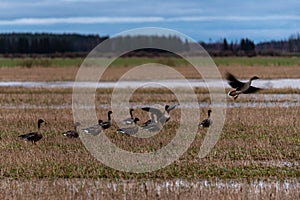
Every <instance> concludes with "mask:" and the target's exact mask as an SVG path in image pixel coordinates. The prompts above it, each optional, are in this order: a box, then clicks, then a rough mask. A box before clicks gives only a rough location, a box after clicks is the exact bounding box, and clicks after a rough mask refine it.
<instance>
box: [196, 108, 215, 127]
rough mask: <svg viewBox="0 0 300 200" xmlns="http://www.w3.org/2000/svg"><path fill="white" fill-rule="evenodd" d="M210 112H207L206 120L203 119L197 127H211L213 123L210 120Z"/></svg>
mask: <svg viewBox="0 0 300 200" xmlns="http://www.w3.org/2000/svg"><path fill="white" fill-rule="evenodd" d="M211 112H212V111H211V110H210V109H209V110H208V111H207V115H208V117H207V119H204V120H203V121H202V122H201V123H200V124H199V126H201V127H205V128H208V127H209V126H210V125H212V123H213V121H212V120H211V119H210V113H211Z"/></svg>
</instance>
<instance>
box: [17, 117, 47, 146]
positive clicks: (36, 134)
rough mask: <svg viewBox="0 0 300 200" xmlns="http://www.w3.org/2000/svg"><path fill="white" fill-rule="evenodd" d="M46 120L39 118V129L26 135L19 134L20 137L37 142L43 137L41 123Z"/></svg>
mask: <svg viewBox="0 0 300 200" xmlns="http://www.w3.org/2000/svg"><path fill="white" fill-rule="evenodd" d="M44 122H45V121H44V120H43V119H39V120H38V131H37V132H31V133H27V134H24V135H19V137H20V138H22V139H23V140H27V141H30V142H32V143H33V144H35V143H36V142H37V141H39V140H40V139H42V138H43V135H42V131H41V124H42V123H44Z"/></svg>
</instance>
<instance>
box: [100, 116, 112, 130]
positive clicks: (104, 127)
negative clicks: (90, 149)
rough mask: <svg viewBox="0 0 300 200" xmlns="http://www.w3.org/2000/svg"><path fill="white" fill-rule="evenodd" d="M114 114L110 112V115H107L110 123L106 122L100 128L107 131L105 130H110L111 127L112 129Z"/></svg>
mask: <svg viewBox="0 0 300 200" xmlns="http://www.w3.org/2000/svg"><path fill="white" fill-rule="evenodd" d="M112 113H113V112H112V111H108V113H107V119H108V121H106V122H102V123H101V124H100V126H101V127H102V128H103V129H104V130H105V129H108V128H109V127H111V125H112V120H111V114H112Z"/></svg>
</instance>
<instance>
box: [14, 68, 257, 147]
mask: <svg viewBox="0 0 300 200" xmlns="http://www.w3.org/2000/svg"><path fill="white" fill-rule="evenodd" d="M226 79H227V81H228V84H229V85H230V86H231V87H232V88H233V90H231V91H229V93H228V95H229V96H230V97H232V98H233V99H234V100H236V99H237V98H238V96H239V95H240V94H249V93H254V92H257V91H258V90H260V89H261V88H257V87H253V86H251V82H252V81H253V80H255V79H259V78H258V77H257V76H253V77H252V78H250V80H249V81H248V82H241V81H239V80H238V79H236V78H235V76H234V75H232V74H230V73H227V75H226ZM177 106H179V104H174V105H166V106H165V108H164V111H163V112H162V111H161V110H159V109H157V108H153V107H142V108H141V109H142V110H143V111H146V112H149V113H150V119H149V120H148V121H146V122H144V123H143V125H142V126H141V128H142V129H143V130H146V131H150V132H156V131H159V130H161V128H162V127H163V125H164V124H165V123H166V122H168V121H169V120H170V111H172V110H173V109H175V108H176V107H177ZM133 111H134V109H132V108H131V109H130V110H129V114H130V118H127V119H124V120H123V124H124V125H133V126H130V127H125V128H119V129H117V132H118V133H121V134H126V135H132V134H136V133H137V132H138V131H139V129H140V127H139V126H137V122H138V121H140V120H139V118H137V117H134V116H133ZM211 112H212V110H210V109H209V110H208V117H207V118H206V119H204V120H203V121H201V122H200V123H199V126H200V127H205V128H207V127H209V126H211V125H212V123H213V121H212V119H211V118H210V114H211ZM112 113H113V112H112V111H108V113H107V121H105V122H104V121H102V120H99V121H98V124H96V125H94V126H91V127H87V128H83V129H82V130H83V131H84V132H85V133H86V134H90V135H98V134H100V133H101V132H102V131H104V130H105V129H108V128H110V127H111V126H112V117H111V115H112ZM44 122H45V121H44V120H43V119H39V120H38V131H37V132H30V133H27V134H24V135H20V136H19V137H20V138H22V139H24V140H27V141H30V142H32V143H34V144H35V143H36V142H37V141H39V140H41V139H42V138H43V135H42V132H41V125H42V123H44ZM78 126H80V123H79V122H76V123H75V124H74V130H69V131H66V132H64V133H63V135H64V136H66V137H69V138H77V137H79V133H78V131H77V127H78Z"/></svg>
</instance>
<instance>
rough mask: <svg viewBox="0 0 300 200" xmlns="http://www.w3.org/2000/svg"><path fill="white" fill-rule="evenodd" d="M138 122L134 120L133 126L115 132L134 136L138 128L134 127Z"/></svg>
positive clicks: (137, 119) (136, 119)
mask: <svg viewBox="0 0 300 200" xmlns="http://www.w3.org/2000/svg"><path fill="white" fill-rule="evenodd" d="M138 121H140V120H139V118H137V117H136V118H134V120H133V123H134V126H132V127H127V128H120V129H118V130H117V132H118V133H122V134H126V135H133V134H136V133H137V132H138V131H139V127H138V126H137V125H136V123H137V122H138Z"/></svg>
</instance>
